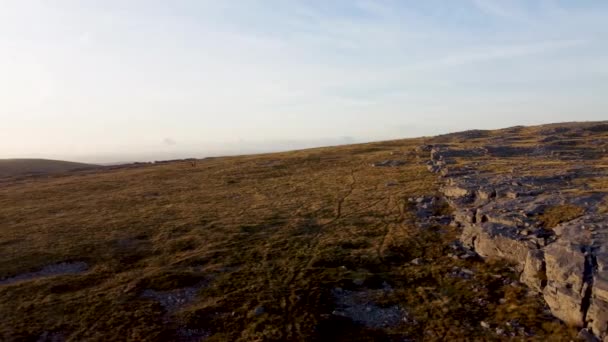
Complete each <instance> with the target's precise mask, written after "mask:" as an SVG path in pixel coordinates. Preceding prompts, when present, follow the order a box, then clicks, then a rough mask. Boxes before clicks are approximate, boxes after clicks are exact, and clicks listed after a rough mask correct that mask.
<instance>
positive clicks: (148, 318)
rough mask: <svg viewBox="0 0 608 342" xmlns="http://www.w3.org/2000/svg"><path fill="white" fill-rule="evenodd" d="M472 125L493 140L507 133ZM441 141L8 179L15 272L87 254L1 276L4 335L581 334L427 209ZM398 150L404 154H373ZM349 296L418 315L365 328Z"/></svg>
mask: <svg viewBox="0 0 608 342" xmlns="http://www.w3.org/2000/svg"><path fill="white" fill-rule="evenodd" d="M526 130H527V128H526V129H521V133H520V134H522V136H525V135H526V134H528V133H527V131H526ZM473 133H474V137H473V138H471V139H474V140H475V142H476V143H479V142H484V141H486V140H488V139H493V138H495V137H496V136H497V133H496V132H485V131H484V132H481V133H480V132H477V131H476V132H473ZM473 133H471V134H473ZM441 141H445V142H447V143H450V144H455V145H457V144H466V143H467V140H466V137H464V138H463V137H460V136H457V135H456V136H445V137H442V138H441ZM429 142H432V140H429V139H426V140H423V139H410V140H400V141H389V142H382V143H372V144H363V145H352V146H343V147H334V148H321V149H311V150H303V151H295V152H288V153H276V154H267V155H255V156H240V157H224V158H209V159H204V160H199V161H198V162H197V163H191V162H179V161H176V162H172V163H166V164H158V165H145V166H141V167H137V168H124V169H121V168H114V169H112V170H100V171H98V172H86V173H84V172H82V173H78V172H76V173H71V174H65V175H58V176H53V177H47V178H28V179H18V180H14V181H6V182H4V183H2V187H0V222H2V228H1V229H2V230H1V234H0V280H2V279H8V278H10V277H15V276H18V275H20V274H23V273H27V272H36V271H38V270H40V269H42V268H44V267H45V266H48V265H53V264H61V263H70V262H74V263H75V262H78V263H86V265H87V266H88V267H87V269H86V270H84V271H82V272H80V273H71V274H64V273H63V274H62V273H58V274H54V275H47V276H41V277H38V278H34V279H29V280H23V281H19V282H14V283H11V284H6V285H0V317H1V318H0V340H2V341H18V340H44V338H46V339H47V340H52V338H56V339H58V340H69V341H120V340H130V341H140V340H149V341H167V340H187V341H198V340H205V341H263V340H264V341H265V340H268V341H270V340H275V341H285V340H300V341H309V340H320V341H353V340H359V341H370V340H374V341H392V340H408V339H409V340H463V339H469V340H488V339H492V338H495V336H496V334H495V331H496V330H497V329H502V330H503V331H504V336H505V339H508V338H510V337H512V336H519V338H525V339H528V340H538V341H541V340H547V339H549V340H556V341H559V340H565V341H567V340H570V339H572V338H573V337H574V335H573V334H574V331H573V330H572V329H570V328H568V327H566V326H564V325H563V324H560V323H558V322H556V320H555V319H553V318H552V317H551V316H550V315H548V314H547V312H546V307H545V306H544V303H543V302H542V301H541V299H539V297H538V296H535V295H534V294H533V293H530V292H529V291H528V290H527V289H526V288H525V287H523V286H521V284H518V282H517V281H516V279H517V278H518V275H517V274H516V272H515V271H514V269H513V267H512V265H508V264H505V263H500V262H484V261H482V260H480V259H478V258H459V257H458V256H455V255H453V254H452V252H451V251H452V244H453V242H454V240H456V238H457V236H458V228H455V227H450V226H448V225H441V224H436V225H433V226H431V227H424V228H422V226H420V225H419V224H418V223H419V222H418V221H419V218H418V217H417V216H416V212H415V208H414V205H413V204H412V199H416V198H418V197H420V196H436V195H437V194H438V190H439V186H440V182H439V181H438V178H437V176H436V175H434V174H432V173H430V172H428V171H427V170H426V166H425V164H424V162H425V159H424V158H425V157H424V156H423V155H422V154H420V153H414V152H413V151H414V149H415V148H416V147H418V146H420V145H422V144H427V143H429ZM524 143H525V144H528V142H527V141H525V142H524ZM383 160H398V161H400V162H402V163H400V164H399V166H388V167H372V166H371V164H373V163H375V162H378V161H383ZM510 163H512V162H511V161H510V162H508V163H507V162H505V163H503V164H501V166H500V167H507V164H510ZM497 165H498V164H497ZM581 210H582V209H581V208H576V207H572V206H565V207H564V206H562V207H556V208H549V209H548V210H546V211H545V213H544V214H543V216H542V217H541V218H540V219H541V220H542V222H543V223H544V225H545V226H546V227H549V228H550V227H553V226H555V225H556V224H558V223H560V222H563V221H566V220H570V219H572V218H574V217H576V216H577V215H581V214H582V211H581ZM433 214H434V215H439V216H441V215H447V216H449V215H450V214H451V210H450V207H449V206H447V205H441V206H438V207H436V208H435V209H434V212H433ZM189 291H194V292H192V293H194V295H193V296H190V295H189V293H191V292H189ZM337 293H345V294H353V293H355V294H358V293H362V294H364V295H365V298H369V302H368V303H367V304H366V305H367V306H366V307H364V309H366V310H367V309H370V310H378V312H383V311H382V310H381V309H382V308H399V310H401V311H399V312H402V313H403V317H402V318H401V321H400V322H399V323H398V324H390V325H387V326H369V325H365V324H363V323H361V322H357V321H356V320H353V319H352V318H349V317H348V315H347V314H341V313H340V312H339V311H340V308H339V307H337V303H338V302H339V301H338V300H337V299H336V296H337ZM362 296H363V295H362ZM344 302H348V301H347V300H345V301H344ZM377 308H380V309H377ZM347 311H348V310H346V312H347Z"/></svg>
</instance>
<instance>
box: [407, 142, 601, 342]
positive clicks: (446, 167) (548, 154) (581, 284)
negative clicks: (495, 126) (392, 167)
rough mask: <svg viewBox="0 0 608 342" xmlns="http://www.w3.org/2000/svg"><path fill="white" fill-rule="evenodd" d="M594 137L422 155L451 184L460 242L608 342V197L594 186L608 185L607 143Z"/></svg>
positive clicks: (440, 148) (447, 187)
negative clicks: (511, 269)
mask: <svg viewBox="0 0 608 342" xmlns="http://www.w3.org/2000/svg"><path fill="white" fill-rule="evenodd" d="M560 132H561V133H559V134H564V133H568V131H565V132H562V131H560ZM570 133H576V132H570ZM596 133H597V132H595V131H593V130H588V131H586V132H578V133H577V134H578V135H576V136H574V137H566V136H560V135H559V134H558V133H556V132H545V133H544V136H542V135H541V136H540V137H539V140H538V142H537V144H534V145H533V146H512V145H506V144H504V142H503V144H502V145H500V144H497V145H492V146H488V145H485V146H475V145H474V144H468V145H467V146H465V147H463V146H462V144H460V145H456V144H453V145H450V144H443V145H433V146H423V147H420V148H419V152H420V151H426V152H428V153H429V161H428V163H427V164H428V169H429V171H430V172H434V173H437V174H438V175H439V176H440V177H441V178H442V179H443V182H444V186H443V188H442V193H443V195H444V196H445V198H446V199H447V200H448V202H449V203H450V205H451V206H452V207H453V209H454V221H455V222H454V224H457V225H459V226H460V227H461V228H462V234H461V236H460V240H461V242H462V243H463V244H464V245H465V246H467V247H468V248H470V249H471V250H472V251H474V252H475V253H477V254H478V255H479V256H481V257H483V258H501V259H506V260H508V261H511V262H512V263H513V264H514V265H515V267H516V268H517V270H518V271H520V272H521V279H520V281H521V282H523V283H525V284H527V285H528V286H529V287H530V288H532V289H534V290H536V291H538V293H539V294H541V295H542V296H543V298H544V299H545V301H546V303H547V304H548V306H549V307H550V308H551V311H552V313H553V315H555V316H556V317H557V318H559V319H561V320H563V321H564V322H566V323H567V324H570V325H574V326H578V327H581V328H582V329H584V330H583V331H582V334H583V335H585V334H586V335H587V336H588V338H591V339H597V338H601V339H604V341H608V220H607V216H606V213H605V212H604V208H603V207H602V203H604V201H605V200H606V199H607V198H608V196H607V193H606V192H604V191H603V190H601V189H596V188H594V187H593V186H590V185H589V183H591V181H592V180H593V181H597V180H598V179H608V169H607V168H604V167H603V166H602V164H603V162H602V161H603V160H604V159H603V158H604V156H606V150H605V144H606V141H605V140H602V138H598V137H595V136H594V135H595V134H596ZM556 137H557V138H556ZM602 137H603V136H602ZM507 138H508V135H507ZM590 140H591V141H594V142H595V143H594V144H591V145H589V144H588V142H589V141H590ZM565 142H568V143H565ZM590 146H591V147H590ZM594 146H595V148H594ZM509 160H512V165H511V167H510V168H509V167H506V168H505V166H509V163H510V162H509ZM523 160H527V161H528V162H527V163H525V164H522V161H523ZM505 161H506V162H505ZM498 163H500V167H499V165H498ZM589 336H590V337H589Z"/></svg>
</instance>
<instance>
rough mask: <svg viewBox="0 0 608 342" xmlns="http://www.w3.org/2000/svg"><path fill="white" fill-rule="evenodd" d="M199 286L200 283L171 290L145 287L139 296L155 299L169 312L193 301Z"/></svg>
mask: <svg viewBox="0 0 608 342" xmlns="http://www.w3.org/2000/svg"><path fill="white" fill-rule="evenodd" d="M201 287H202V285H199V286H193V287H186V288H181V289H176V290H171V291H155V290H151V289H147V290H144V291H143V293H142V295H141V296H142V297H143V298H149V299H152V300H155V301H157V302H158V303H159V304H160V305H161V306H162V307H163V308H164V309H165V310H166V311H167V312H169V313H171V312H174V311H176V310H177V309H179V308H181V307H184V306H186V305H188V304H190V303H191V302H192V301H194V299H195V298H196V294H197V292H198V290H199V289H200V288H201Z"/></svg>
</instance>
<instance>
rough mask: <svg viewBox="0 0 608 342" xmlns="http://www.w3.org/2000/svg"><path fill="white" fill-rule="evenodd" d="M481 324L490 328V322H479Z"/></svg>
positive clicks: (485, 327)
mask: <svg viewBox="0 0 608 342" xmlns="http://www.w3.org/2000/svg"><path fill="white" fill-rule="evenodd" d="M479 325H481V327H482V328H484V329H490V323H487V322H485V321H481V322H479Z"/></svg>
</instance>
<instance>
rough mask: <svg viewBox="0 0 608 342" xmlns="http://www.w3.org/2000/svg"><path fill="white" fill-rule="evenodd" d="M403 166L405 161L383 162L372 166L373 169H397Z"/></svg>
mask: <svg viewBox="0 0 608 342" xmlns="http://www.w3.org/2000/svg"><path fill="white" fill-rule="evenodd" d="M403 165H405V161H402V160H383V161H380V162H375V163H373V164H372V166H373V167H398V166H403Z"/></svg>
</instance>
